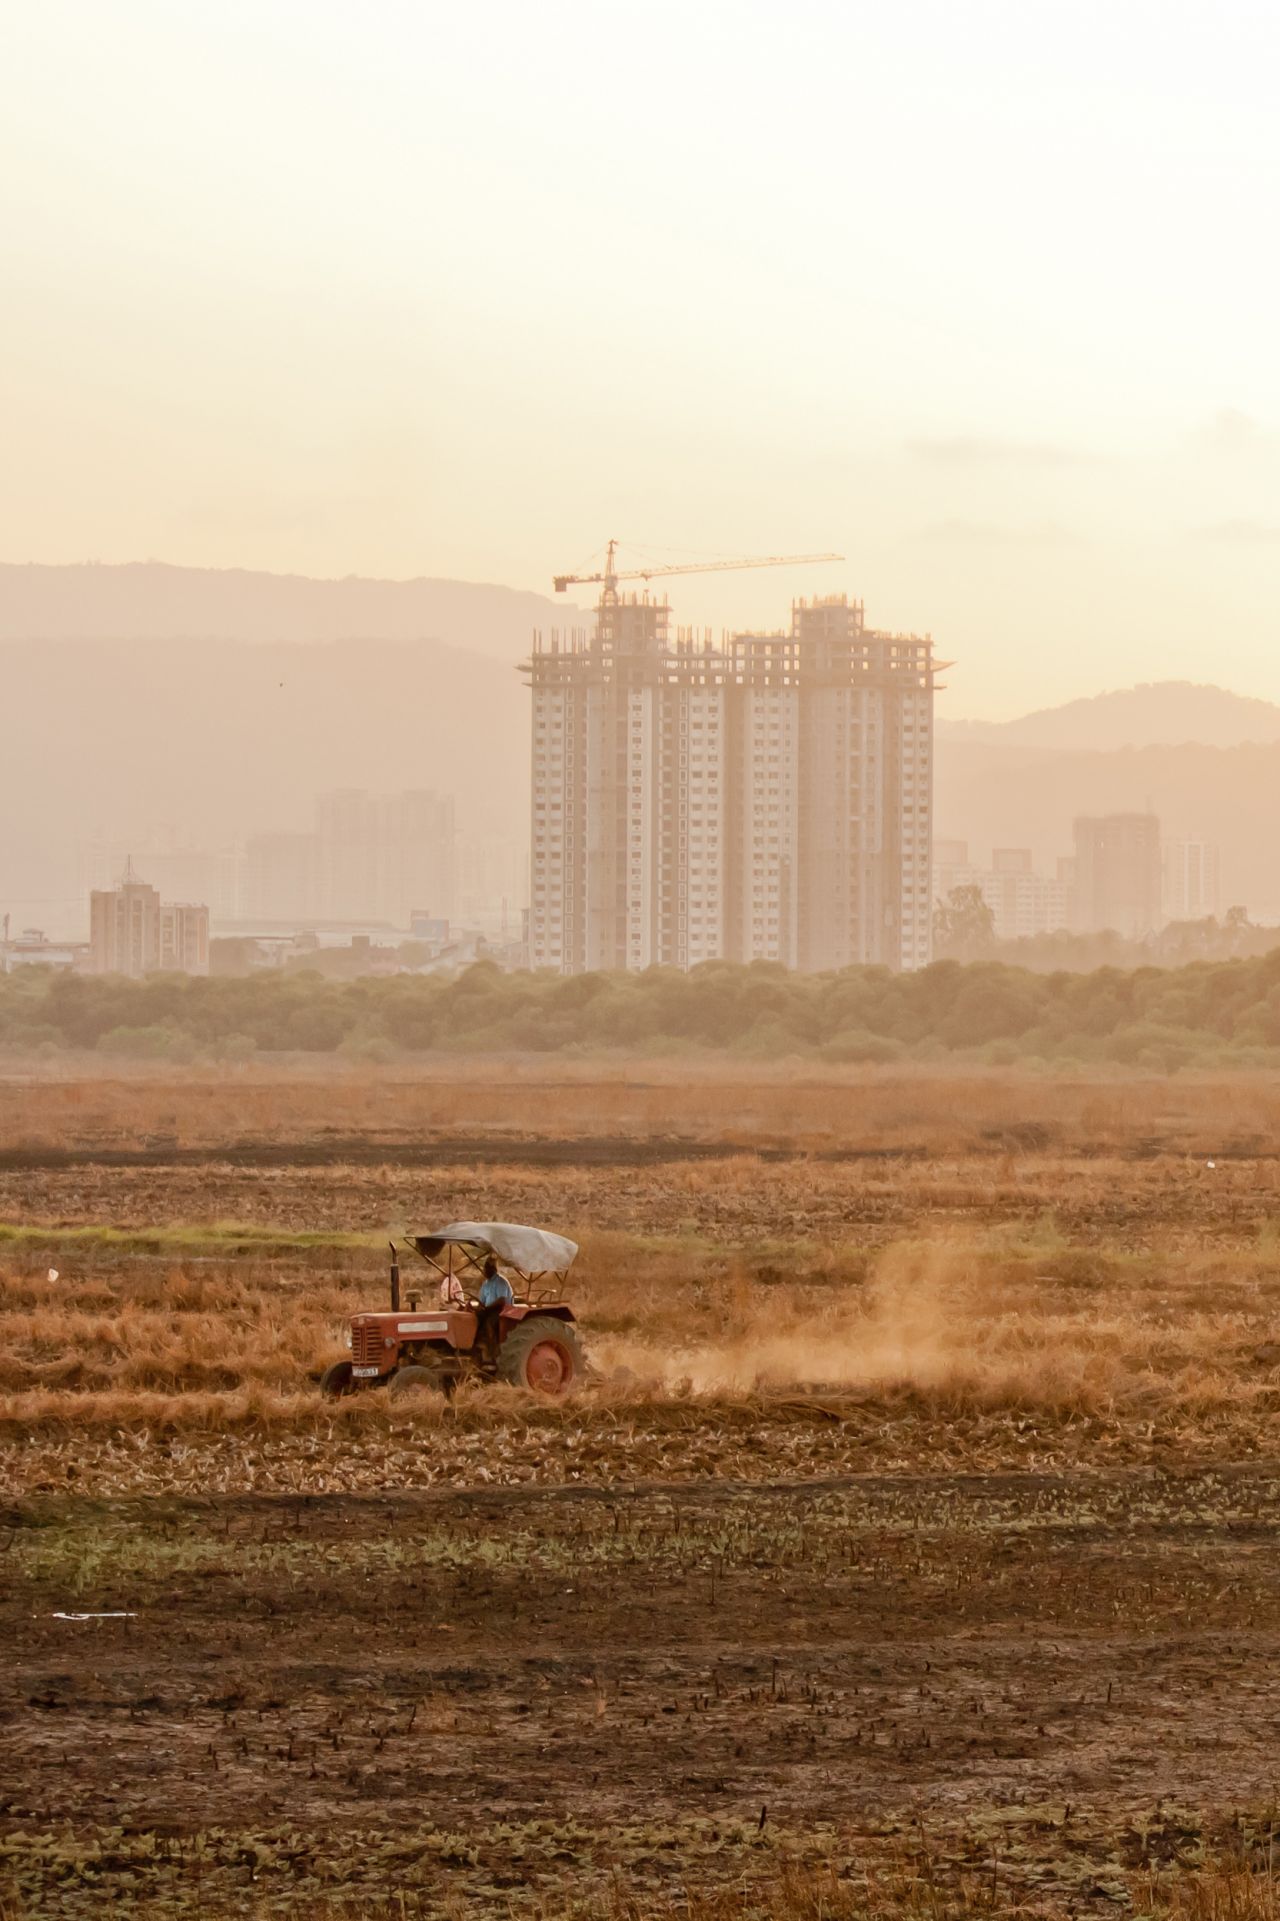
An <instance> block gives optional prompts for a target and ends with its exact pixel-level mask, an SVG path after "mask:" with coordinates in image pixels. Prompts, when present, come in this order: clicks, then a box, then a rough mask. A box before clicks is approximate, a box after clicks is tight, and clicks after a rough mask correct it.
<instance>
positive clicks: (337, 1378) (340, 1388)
mask: <svg viewBox="0 0 1280 1921" xmlns="http://www.w3.org/2000/svg"><path fill="white" fill-rule="evenodd" d="M355 1391H356V1384H355V1380H354V1378H353V1376H352V1373H351V1363H350V1361H330V1363H329V1365H328V1367H327V1368H326V1369H325V1371H324V1373H323V1374H322V1375H321V1376H320V1392H321V1393H322V1394H323V1395H324V1398H325V1400H326V1401H340V1400H341V1399H342V1397H343V1396H344V1395H345V1394H354V1393H355Z"/></svg>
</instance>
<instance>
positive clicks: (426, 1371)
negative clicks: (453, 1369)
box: [387, 1362, 453, 1401]
mask: <svg viewBox="0 0 1280 1921" xmlns="http://www.w3.org/2000/svg"><path fill="white" fill-rule="evenodd" d="M387 1392H388V1394H389V1395H390V1396H391V1399H392V1400H393V1401H401V1400H413V1399H415V1398H416V1397H417V1396H418V1395H419V1394H444V1395H446V1396H447V1395H449V1394H451V1393H452V1392H453V1376H452V1375H451V1374H448V1373H446V1372H445V1370H444V1368H442V1367H421V1366H419V1365H418V1364H417V1363H416V1362H414V1363H411V1364H410V1365H409V1366H408V1367H402V1368H399V1369H397V1371H396V1372H395V1373H394V1374H393V1375H392V1376H391V1380H390V1382H389V1384H388V1387H387Z"/></svg>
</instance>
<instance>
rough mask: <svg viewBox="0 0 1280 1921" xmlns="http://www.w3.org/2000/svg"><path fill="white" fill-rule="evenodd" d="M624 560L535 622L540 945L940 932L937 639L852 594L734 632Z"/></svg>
mask: <svg viewBox="0 0 1280 1921" xmlns="http://www.w3.org/2000/svg"><path fill="white" fill-rule="evenodd" d="M669 621H670V610H669V608H668V606H667V604H666V602H665V600H657V599H654V598H651V597H650V596H649V594H648V593H647V592H644V593H640V594H631V595H624V594H620V593H619V592H618V590H617V586H616V582H615V581H614V580H613V579H612V578H610V579H608V580H607V582H606V586H605V590H604V592H603V593H602V595H601V600H600V605H599V607H598V609H597V613H596V623H595V629H594V631H593V632H592V633H590V634H587V633H583V632H570V633H566V634H556V633H553V634H552V635H550V636H549V638H548V639H547V641H546V642H545V643H544V639H543V636H541V635H535V637H534V646H533V651H532V654H531V657H530V659H529V661H528V662H526V666H525V670H526V672H527V673H528V675H529V678H530V682H531V687H532V695H533V710H532V728H533V757H532V758H533V795H532V800H533V825H532V843H531V862H530V911H529V957H530V964H531V965H532V966H534V967H549V968H554V969H556V970H557V971H559V972H561V973H565V974H575V973H580V972H583V971H585V970H587V969H593V968H640V967H648V966H650V965H653V964H665V965H670V966H674V967H681V968H687V967H693V966H695V965H697V963H698V962H700V961H706V960H715V959H726V960H733V961H751V960H775V961H781V962H782V963H784V964H785V965H786V966H789V967H797V968H802V969H805V970H807V971H811V972H812V971H817V970H821V969H826V968H836V967H845V966H849V965H852V964H854V963H857V962H871V963H875V962H879V963H883V964H885V965H887V966H890V967H892V968H895V969H899V968H914V967H920V966H923V965H924V964H925V963H926V962H927V961H928V959H929V954H930V918H931V890H930V879H929V863H930V837H931V826H932V819H931V816H932V789H933V754H932V737H933V676H934V661H933V649H932V643H931V642H930V641H929V640H928V639H918V638H916V637H915V636H902V635H896V634H882V633H875V632H873V631H871V630H870V629H868V628H867V627H866V626H865V624H864V620H863V610H862V605H861V603H860V602H857V601H849V600H848V599H846V598H845V596H844V595H836V596H832V597H830V598H826V599H818V600H801V601H797V602H796V603H795V604H794V605H793V607H792V610H791V625H790V627H789V628H788V629H787V630H786V631H785V632H780V633H773V634H736V635H733V636H731V637H729V638H728V639H726V640H725V641H723V642H722V643H721V644H719V645H713V644H712V642H711V640H710V638H709V637H708V636H705V635H704V636H700V637H695V636H694V635H693V634H691V633H689V632H686V631H683V630H677V631H676V632H675V633H674V634H673V633H672V631H671V628H670V625H669Z"/></svg>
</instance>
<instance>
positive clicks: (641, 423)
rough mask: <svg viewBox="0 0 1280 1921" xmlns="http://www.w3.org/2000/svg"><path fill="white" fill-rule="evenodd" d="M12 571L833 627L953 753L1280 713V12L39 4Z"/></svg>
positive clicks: (3, 164)
mask: <svg viewBox="0 0 1280 1921" xmlns="http://www.w3.org/2000/svg"><path fill="white" fill-rule="evenodd" d="M3 12H4V22H3V30H2V42H3V44H2V47H0V90H2V92H3V114H2V115H0V129H2V131H0V143H2V151H0V236H2V239H3V259H4V295H3V302H2V304H0V345H2V347H3V351H2V352H0V417H2V419H3V434H2V439H3V446H4V459H3V462H0V530H2V532H0V559H5V560H9V561H31V560H36V561H76V560H84V559H91V558H92V559H98V560H103V561H124V560H136V559H145V558H149V557H155V558H158V559H163V560H168V561H173V562H179V563H185V564H192V565H201V566H245V567H256V568H267V569H272V570H277V571H298V572H304V573H309V574H317V575H344V574H348V573H353V572H354V573H365V574H376V575H386V576H393V577H405V576H410V575H418V574H426V575H438V576H449V577H456V578H465V579H473V580H484V581H497V582H505V583H508V584H511V585H517V586H522V587H534V588H539V589H549V587H550V576H551V574H552V572H553V571H559V570H564V569H567V568H571V567H573V566H574V565H575V564H576V563H578V562H580V561H582V560H584V559H585V557H586V556H587V555H588V554H589V553H591V552H592V551H593V550H594V549H597V548H599V546H600V545H601V543H602V542H603V541H604V540H605V538H606V537H607V536H609V535H610V534H617V535H618V536H619V537H620V538H622V539H623V540H624V542H628V543H632V544H633V546H634V547H635V548H639V549H643V550H644V551H645V552H646V553H649V554H659V555H660V554H668V555H669V557H670V558H672V559H675V558H679V557H680V556H681V551H683V550H690V551H693V550H696V551H698V552H702V553H722V554H745V553H773V552H783V551H788V550H809V549H817V548H828V547H831V548H838V549H841V550H843V551H844V552H845V553H846V554H847V555H848V561H847V564H846V565H845V566H844V567H837V568H824V569H821V570H816V569H810V570H805V569H801V570H796V571H793V570H780V571H779V572H777V573H776V574H774V573H770V572H758V573H747V574H742V575H734V574H728V575H726V576H724V577H723V578H721V579H716V578H712V579H710V580H689V581H687V582H677V583H674V584H673V587H672V590H671V597H672V600H673V603H674V605H675V606H676V609H677V613H678V615H679V617H680V618H682V619H686V620H690V621H696V622H707V623H711V624H713V625H715V626H716V627H720V626H722V625H739V626H740V625H746V624H767V625H776V624H778V623H779V622H780V621H781V620H782V619H783V618H784V616H785V610H786V605H787V603H788V601H789V599H790V597H791V595H792V594H793V593H802V592H812V591H815V590H817V591H832V590H836V589H841V588H847V589H848V590H849V591H850V592H853V593H856V594H859V595H861V596H862V597H863V598H864V599H865V601H866V604H867V610H868V617H869V618H870V619H871V620H873V621H874V622H875V623H876V624H879V625H885V626H894V627H901V628H911V629H915V630H920V631H924V630H929V631H932V633H933V634H934V636H935V638H936V639H937V640H938V641H939V642H940V644H941V647H942V651H943V652H944V653H946V654H948V655H954V656H956V657H957V658H958V660H959V662H960V666H959V667H958V669H957V671H956V673H955V675H953V677H952V691H951V692H950V693H949V694H948V696H947V697H946V699H947V709H948V711H951V712H953V713H970V714H984V715H989V716H992V717H997V718H998V717H1001V716H1003V715H1007V714H1013V713H1016V712H1020V711H1022V710H1024V709H1026V708H1028V707H1032V706H1038V705H1044V704H1048V703H1050V702H1052V701H1056V700H1059V699H1062V698H1067V697H1070V696H1073V695H1076V694H1080V693H1088V692H1093V691H1096V690H1097V689H1098V688H1100V687H1106V686H1116V685H1123V684H1126V683H1128V682H1130V681H1134V680H1144V679H1153V678H1164V677H1185V678H1191V679H1206V680H1210V679H1211V680H1216V681H1220V682H1222V683H1223V684H1226V685H1228V686H1233V687H1236V688H1238V689H1240V690H1241V691H1246V692H1251V693H1260V694H1265V695H1267V696H1269V697H1271V698H1273V699H1275V698H1280V647H1277V645H1276V640H1277V638H1278V635H1277V628H1278V625H1280V623H1278V621H1277V587H1278V584H1280V324H1278V323H1280V298H1278V295H1280V266H1278V265H1277V245H1276V212H1275V208H1276V200H1277V187H1278V185H1280V178H1278V176H1280V119H1278V117H1277V114H1276V111H1275V99H1274V97H1275V88H1276V70H1277V59H1278V56H1280V25H1278V24H1277V23H1278V21H1280V13H1278V12H1277V10H1276V9H1275V8H1274V6H1269V5H1263V4H1256V5H1255V4H1245V3H1242V0H1225V3H1224V0H1218V4H1213V5H1210V4H1179V3H1178V0H1162V3H1161V4H1155V3H1154V0H1107V4H1097V3H1096V0H1063V3H1062V4H1058V3H1057V0H964V3H963V4H959V3H958V0H947V3H946V4H936V3H934V0H896V3H895V4H888V3H887V0H875V4H867V3H864V0H841V3H840V4H819V3H817V0H791V3H790V4H786V5H783V4H780V3H777V4H757V3H756V0H734V4H711V3H709V0H679V3H678V4H668V0H648V3H647V4H634V5H626V6H623V5H616V4H610V3H609V0H595V4H585V3H583V4H579V0H545V3H544V4H541V5H530V4H527V0H526V3H525V4H506V3H503V4H496V3H495V0H471V3H470V4H466V5H463V4H458V3H457V0H453V3H451V4H449V5H441V4H435V3H434V0H418V4H403V3H402V0H367V3H366V4H360V5H357V4H355V0H342V3H341V4H340V3H339V0H305V3H304V0H178V3H177V4H175V0H112V4H110V5H107V4H104V0H38V4H34V3H33V4H30V5H21V4H18V3H17V0H10V4H9V5H8V6H6V7H5V8H4V9H3Z"/></svg>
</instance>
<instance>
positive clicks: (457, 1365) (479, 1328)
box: [320, 1221, 586, 1399]
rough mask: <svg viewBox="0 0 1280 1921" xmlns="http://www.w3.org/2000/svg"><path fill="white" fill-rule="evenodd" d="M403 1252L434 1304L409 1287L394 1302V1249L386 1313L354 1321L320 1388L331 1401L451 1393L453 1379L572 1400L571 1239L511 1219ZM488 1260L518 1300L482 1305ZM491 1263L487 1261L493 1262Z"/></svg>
mask: <svg viewBox="0 0 1280 1921" xmlns="http://www.w3.org/2000/svg"><path fill="white" fill-rule="evenodd" d="M407 1245H408V1246H409V1247H411V1248H412V1249H413V1251H414V1252H415V1253H416V1254H418V1255H419V1256H420V1257H421V1259H422V1260H423V1261H424V1263H425V1264H426V1267H427V1269H428V1272H429V1274H430V1277H431V1278H430V1282H429V1284H428V1285H429V1286H430V1290H431V1296H432V1297H434V1298H433V1299H431V1304H430V1305H428V1306H425V1307H424V1306H422V1305H421V1298H422V1296H421V1293H420V1292H417V1291H415V1290H414V1289H413V1287H412V1286H409V1287H407V1288H406V1289H405V1299H404V1302H403V1303H402V1301H401V1298H400V1250H399V1248H398V1247H397V1245H396V1243H395V1242H394V1241H392V1242H391V1305H390V1308H389V1310H388V1311H387V1312H385V1313H380V1312H377V1311H372V1312H369V1313H364V1314H354V1315H352V1317H351V1334H350V1340H349V1343H348V1344H349V1346H350V1349H351V1357H350V1359H349V1360H339V1361H333V1362H332V1363H331V1364H330V1365H329V1366H328V1367H327V1368H326V1369H325V1371H324V1374H323V1375H322V1376H321V1380H320V1392H321V1393H322V1394H323V1395H325V1396H327V1397H329V1398H331V1399H337V1398H339V1397H340V1396H343V1395H347V1394H354V1393H357V1392H358V1391H359V1390H360V1389H362V1388H369V1387H385V1388H386V1390H387V1392H388V1394H389V1395H390V1396H391V1397H392V1398H393V1399H399V1398H400V1397H401V1396H402V1395H405V1396H407V1395H412V1394H419V1393H424V1392H425V1393H433V1394H444V1395H452V1394H453V1392H454V1390H455V1389H456V1387H457V1385H458V1383H459V1381H463V1380H486V1381H509V1382H510V1383H511V1384H512V1386H514V1387H524V1388H528V1389H530V1390H531V1391H532V1392H533V1393H535V1394H548V1395H561V1394H566V1393H568V1391H569V1389H570V1388H571V1387H572V1386H574V1384H575V1383H576V1382H578V1381H580V1380H581V1378H582V1376H583V1373H584V1371H585V1367H586V1361H585V1357H584V1355H583V1351H582V1342H581V1340H580V1339H579V1336H578V1330H577V1328H576V1327H575V1325H574V1313H573V1309H572V1308H571V1307H570V1306H568V1304H567V1303H566V1302H565V1301H563V1300H562V1299H561V1298H560V1294H561V1292H562V1291H563V1288H564V1284H565V1280H566V1278H567V1276H568V1272H569V1268H570V1266H571V1265H572V1263H573V1260H574V1257H575V1256H576V1254H577V1252H578V1246H577V1242H576V1241H570V1240H566V1239H565V1237H564V1236H563V1235H562V1234H548V1233H546V1232H544V1231H543V1230H542V1229H541V1228H537V1227H520V1226H518V1225H517V1224H516V1223H514V1222H511V1221H452V1222H450V1224H449V1225H448V1226H447V1227H442V1228H440V1229H438V1230H437V1232H436V1233H434V1234H413V1235H410V1236H408V1237H407ZM489 1256H492V1257H493V1260H495V1261H498V1262H501V1263H502V1267H503V1269H504V1270H505V1276H506V1279H507V1280H508V1282H509V1284H510V1287H511V1290H512V1292H513V1294H514V1296H515V1298H514V1300H511V1301H509V1302H505V1303H501V1304H499V1305H496V1306H488V1307H481V1305H480V1302H479V1300H478V1299H477V1295H478V1293H479V1290H480V1286H481V1283H482V1277H483V1275H484V1271H485V1263H486V1260H487V1258H488V1257H489ZM490 1265H492V1263H490Z"/></svg>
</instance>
